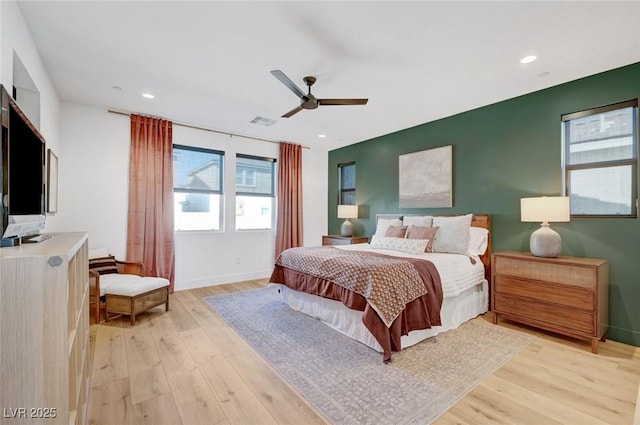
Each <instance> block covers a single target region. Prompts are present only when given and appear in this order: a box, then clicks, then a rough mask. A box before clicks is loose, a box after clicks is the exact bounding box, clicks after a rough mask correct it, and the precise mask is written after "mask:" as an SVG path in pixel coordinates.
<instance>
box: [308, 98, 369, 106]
mask: <svg viewBox="0 0 640 425" xmlns="http://www.w3.org/2000/svg"><path fill="white" fill-rule="evenodd" d="M368 100H369V99H318V105H366V104H367V101H368Z"/></svg>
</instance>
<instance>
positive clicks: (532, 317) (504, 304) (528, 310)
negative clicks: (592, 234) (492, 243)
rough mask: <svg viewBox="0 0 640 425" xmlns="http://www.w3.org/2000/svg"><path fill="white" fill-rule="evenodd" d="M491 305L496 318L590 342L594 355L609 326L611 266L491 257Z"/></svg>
mask: <svg viewBox="0 0 640 425" xmlns="http://www.w3.org/2000/svg"><path fill="white" fill-rule="evenodd" d="M491 274H492V277H491V282H492V291H491V305H492V311H493V323H497V322H498V317H505V318H507V319H510V320H513V321H516V322H520V323H524V324H527V325H531V326H535V327H539V328H542V329H546V330H549V331H553V332H558V333H561V334H564V335H568V336H572V337H575V338H580V339H585V340H590V341H591V351H592V352H594V353H597V352H598V340H602V341H604V340H605V338H606V334H607V327H608V323H609V264H608V262H607V260H601V259H593V258H573V257H558V258H542V257H535V256H533V255H532V254H530V253H524V252H497V253H494V254H493V255H492V273H491Z"/></svg>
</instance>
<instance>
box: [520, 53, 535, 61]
mask: <svg viewBox="0 0 640 425" xmlns="http://www.w3.org/2000/svg"><path fill="white" fill-rule="evenodd" d="M536 59H538V57H537V56H535V55H529V56H525V57H523V58H522V59H520V63H531V62H533V61H534V60H536Z"/></svg>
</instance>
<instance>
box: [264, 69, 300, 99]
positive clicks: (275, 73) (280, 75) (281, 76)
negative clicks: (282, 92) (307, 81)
mask: <svg viewBox="0 0 640 425" xmlns="http://www.w3.org/2000/svg"><path fill="white" fill-rule="evenodd" d="M271 74H273V76H274V77H276V78H277V79H278V80H280V82H281V83H282V84H284V85H285V86H287V87H288V88H289V90H291V91H292V92H294V93H295V95H296V96H298V97H299V98H300V99H302V97H304V96H305V92H303V91H302V90H300V88H299V87H298V86H296V84H295V83H294V82H293V81H291V80H290V79H289V77H287V76H286V75H284V72H282V71H280V70H279V69H276V70H273V71H271Z"/></svg>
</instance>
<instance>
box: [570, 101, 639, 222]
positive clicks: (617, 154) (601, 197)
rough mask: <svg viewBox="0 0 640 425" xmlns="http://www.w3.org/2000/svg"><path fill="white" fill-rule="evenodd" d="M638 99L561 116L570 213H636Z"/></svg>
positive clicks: (620, 214)
mask: <svg viewBox="0 0 640 425" xmlns="http://www.w3.org/2000/svg"><path fill="white" fill-rule="evenodd" d="M637 113H638V101H637V100H633V101H629V102H623V103H618V104H615V105H609V106H604V107H601V108H596V109H591V110H588V111H582V112H576V113H573V114H567V115H563V116H562V121H563V143H562V148H563V163H564V186H565V188H564V189H565V193H566V194H567V196H569V197H570V198H571V215H574V216H596V217H614V216H615V217H637V203H636V199H637V196H638V195H637V194H638V188H637V182H638V119H637Z"/></svg>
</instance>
